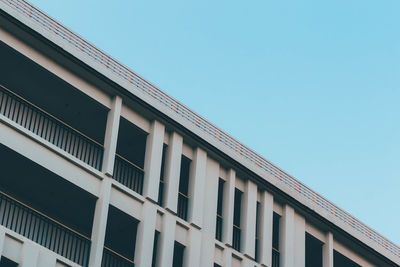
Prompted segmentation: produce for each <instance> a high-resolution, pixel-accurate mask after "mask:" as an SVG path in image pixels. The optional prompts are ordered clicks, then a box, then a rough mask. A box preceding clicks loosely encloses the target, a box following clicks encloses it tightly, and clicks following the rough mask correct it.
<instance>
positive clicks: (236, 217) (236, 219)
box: [232, 188, 243, 251]
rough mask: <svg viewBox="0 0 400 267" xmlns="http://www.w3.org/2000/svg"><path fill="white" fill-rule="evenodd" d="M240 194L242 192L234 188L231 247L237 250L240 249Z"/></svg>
mask: <svg viewBox="0 0 400 267" xmlns="http://www.w3.org/2000/svg"><path fill="white" fill-rule="evenodd" d="M242 194H243V192H242V191H240V190H239V189H237V188H235V200H234V209H233V237H232V247H233V248H234V249H236V250H237V251H240V243H241V240H240V235H241V229H240V217H241V209H242Z"/></svg>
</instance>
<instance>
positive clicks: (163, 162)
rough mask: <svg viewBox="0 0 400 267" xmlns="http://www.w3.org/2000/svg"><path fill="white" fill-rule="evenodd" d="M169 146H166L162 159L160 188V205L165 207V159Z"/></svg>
mask: <svg viewBox="0 0 400 267" xmlns="http://www.w3.org/2000/svg"><path fill="white" fill-rule="evenodd" d="M167 149H168V146H167V145H164V147H163V151H162V159H161V172H160V185H159V187H158V205H160V206H161V207H162V206H163V205H164V190H165V189H164V188H165V157H166V154H167Z"/></svg>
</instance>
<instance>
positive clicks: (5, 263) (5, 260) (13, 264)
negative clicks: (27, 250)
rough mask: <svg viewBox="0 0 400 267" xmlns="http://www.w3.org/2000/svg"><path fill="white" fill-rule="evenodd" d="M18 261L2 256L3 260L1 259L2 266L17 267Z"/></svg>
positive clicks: (0, 264)
mask: <svg viewBox="0 0 400 267" xmlns="http://www.w3.org/2000/svg"><path fill="white" fill-rule="evenodd" d="M17 266H18V263H16V262H13V261H12V260H10V259H8V258H6V257H4V256H1V260H0V267H17Z"/></svg>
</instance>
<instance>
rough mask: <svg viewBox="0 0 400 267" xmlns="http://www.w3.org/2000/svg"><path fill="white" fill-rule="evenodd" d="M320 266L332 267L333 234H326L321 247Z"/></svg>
mask: <svg viewBox="0 0 400 267" xmlns="http://www.w3.org/2000/svg"><path fill="white" fill-rule="evenodd" d="M322 262H323V264H322V266H323V267H333V234H332V233H331V232H329V233H327V234H326V239H325V244H324V245H323V247H322Z"/></svg>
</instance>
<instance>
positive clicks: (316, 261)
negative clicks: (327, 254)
mask: <svg viewBox="0 0 400 267" xmlns="http://www.w3.org/2000/svg"><path fill="white" fill-rule="evenodd" d="M322 246H323V243H322V242H321V241H319V240H318V239H316V238H315V237H313V236H312V235H310V234H308V233H306V266H307V267H322Z"/></svg>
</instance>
